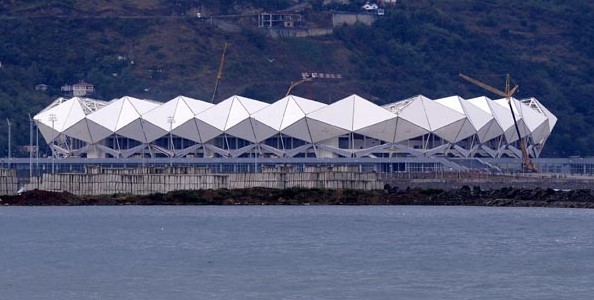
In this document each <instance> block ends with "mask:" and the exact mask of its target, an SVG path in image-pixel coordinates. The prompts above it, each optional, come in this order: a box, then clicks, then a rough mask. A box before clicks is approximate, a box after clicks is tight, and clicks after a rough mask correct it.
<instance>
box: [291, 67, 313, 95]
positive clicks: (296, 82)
mask: <svg viewBox="0 0 594 300" xmlns="http://www.w3.org/2000/svg"><path fill="white" fill-rule="evenodd" d="M301 78H302V79H301V80H299V81H291V86H289V89H288V90H287V94H286V95H285V97H287V96H289V95H290V94H291V91H292V90H293V89H294V88H295V87H296V86H298V85H300V84H302V83H304V82H308V81H312V80H313V78H312V77H311V76H306V75H305V73H303V74H302V75H301Z"/></svg>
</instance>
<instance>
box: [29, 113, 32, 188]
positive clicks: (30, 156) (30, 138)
mask: <svg viewBox="0 0 594 300" xmlns="http://www.w3.org/2000/svg"><path fill="white" fill-rule="evenodd" d="M28 115H29V180H31V177H33V119H31V114H28Z"/></svg>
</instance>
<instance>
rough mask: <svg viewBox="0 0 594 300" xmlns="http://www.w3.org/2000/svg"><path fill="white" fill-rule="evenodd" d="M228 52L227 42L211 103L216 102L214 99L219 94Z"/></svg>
mask: <svg viewBox="0 0 594 300" xmlns="http://www.w3.org/2000/svg"><path fill="white" fill-rule="evenodd" d="M226 52H227V42H225V45H224V46H223V55H221V62H220V63H219V71H218V72H217V81H216V82H215V87H214V90H213V92H212V98H210V103H214V99H215V97H216V96H217V90H218V88H219V82H220V81H221V78H223V65H224V64H225V53H226Z"/></svg>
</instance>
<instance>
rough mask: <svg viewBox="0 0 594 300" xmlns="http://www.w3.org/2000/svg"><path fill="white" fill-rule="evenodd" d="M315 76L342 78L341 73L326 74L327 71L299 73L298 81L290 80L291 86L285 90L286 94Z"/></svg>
mask: <svg viewBox="0 0 594 300" xmlns="http://www.w3.org/2000/svg"><path fill="white" fill-rule="evenodd" d="M315 78H321V79H342V74H328V73H301V80H299V81H291V86H289V90H287V94H286V95H285V97H286V96H289V95H290V94H291V91H292V90H293V89H294V88H295V87H296V86H298V85H300V84H302V83H304V82H309V81H313V80H314V79H315Z"/></svg>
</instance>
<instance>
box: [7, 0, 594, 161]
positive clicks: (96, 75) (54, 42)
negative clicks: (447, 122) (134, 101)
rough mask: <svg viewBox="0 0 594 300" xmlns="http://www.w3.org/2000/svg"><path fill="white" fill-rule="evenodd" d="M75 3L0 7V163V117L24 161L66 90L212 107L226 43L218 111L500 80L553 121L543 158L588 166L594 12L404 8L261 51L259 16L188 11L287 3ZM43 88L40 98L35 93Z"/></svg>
mask: <svg viewBox="0 0 594 300" xmlns="http://www.w3.org/2000/svg"><path fill="white" fill-rule="evenodd" d="M310 2H312V4H313V5H312V7H313V8H314V10H315V11H310V12H307V13H308V14H309V15H306V19H308V20H314V19H316V17H315V16H314V15H313V14H314V13H319V12H320V11H322V10H328V9H350V10H354V9H357V6H358V4H357V3H356V2H355V1H351V2H352V3H351V4H349V5H337V4H332V5H327V6H324V5H322V1H310ZM84 3H88V2H84V1H81V0H70V1H9V2H4V3H2V4H0V43H1V44H2V47H0V63H1V64H2V67H1V68H0V107H1V109H0V120H1V122H0V132H2V134H0V157H4V156H6V155H7V137H6V134H5V132H7V128H6V126H7V125H6V121H5V120H6V118H10V119H11V123H12V124H13V126H12V130H13V156H27V154H26V153H24V152H22V151H19V148H18V146H19V145H26V144H28V142H29V136H28V130H29V122H28V116H27V114H31V115H34V114H36V113H37V112H39V111H40V110H41V109H42V108H43V107H45V106H46V105H48V104H49V103H51V101H53V99H55V98H56V97H58V96H60V95H61V93H60V86H61V85H63V84H66V83H69V84H73V83H76V82H78V81H80V80H86V81H89V82H92V83H93V84H95V87H96V89H97V94H96V95H94V97H95V98H99V99H106V100H109V99H112V98H116V97H121V96H123V95H131V96H136V97H140V98H152V99H157V100H162V101H165V100H167V99H170V98H173V97H175V96H177V95H179V94H183V95H187V96H190V97H194V98H198V99H205V100H208V99H210V95H211V94H212V88H213V86H214V80H215V77H216V71H217V68H218V63H219V58H220V55H221V52H222V48H223V43H224V42H225V41H227V42H228V43H229V48H228V53H227V59H226V63H225V67H224V74H223V80H222V82H221V85H220V90H219V93H218V94H219V100H220V99H223V98H226V97H228V96H230V95H233V94H241V95H245V96H250V97H254V98H258V99H262V100H266V101H274V100H276V99H278V98H280V97H282V96H283V95H284V93H285V92H286V90H287V88H288V86H289V85H290V82H291V81H294V80H298V79H300V76H301V73H302V72H321V73H340V74H342V75H343V79H341V80H322V79H320V80H317V81H314V82H312V83H308V84H304V85H301V86H299V87H298V88H296V89H295V90H294V93H295V94H297V95H301V96H305V97H309V98H313V99H316V100H319V101H325V102H331V101H335V100H338V99H340V98H342V97H345V96H348V95H349V94H352V93H357V94H360V95H362V96H364V97H366V98H368V99H371V100H373V101H375V102H376V103H378V104H382V103H388V102H392V101H397V100H401V99H404V98H407V97H410V96H414V95H416V94H424V95H426V96H428V97H430V98H438V97H444V96H449V95H453V94H459V95H461V96H462V97H467V98H470V97H474V96H479V95H487V96H492V95H490V94H489V93H488V92H485V91H483V90H480V89H478V88H476V87H474V86H472V85H471V84H469V83H466V82H464V81H463V80H461V79H459V77H458V73H460V72H462V73H466V74H469V75H471V76H474V77H476V78H479V79H481V80H483V81H485V82H487V83H489V84H491V85H495V86H499V87H501V88H503V87H502V85H503V76H502V75H504V74H506V73H509V74H511V75H512V77H513V78H514V79H515V81H516V82H515V83H517V84H520V93H519V97H530V96H535V97H537V98H538V99H539V100H541V101H542V102H543V103H545V105H547V107H548V108H549V109H550V110H551V111H553V112H554V113H555V114H556V115H557V116H558V117H559V119H560V122H559V123H558V125H557V127H556V128H555V131H554V132H553V134H552V136H551V137H550V139H549V141H548V142H547V146H546V147H545V153H544V154H543V155H545V156H569V155H582V156H584V155H594V150H593V149H594V125H592V120H594V118H593V116H594V102H593V101H592V100H591V99H592V96H594V84H593V83H592V78H593V77H594V41H593V40H594V23H593V22H592V21H591V20H593V19H594V4H593V3H591V2H588V1H580V0H569V1H554V0H528V1H520V2H518V1H511V0H488V1H470V0H464V1H454V0H443V1H431V0H422V1H399V3H398V6H397V7H395V8H394V9H391V10H389V11H387V14H386V16H385V17H383V18H381V19H379V20H378V21H377V22H376V23H375V24H374V25H373V26H372V27H368V26H363V25H355V26H343V27H339V28H335V30H334V34H333V35H328V36H323V37H316V38H306V39H294V38H288V39H270V38H268V37H266V35H265V32H263V31H261V30H259V29H258V28H257V27H256V26H255V17H253V18H252V19H250V18H242V19H238V20H237V24H239V25H241V26H242V28H243V30H242V31H241V32H230V31H224V30H221V29H220V28H218V27H216V26H213V25H211V24H209V23H208V22H207V21H205V20H204V19H199V18H196V17H195V11H200V12H201V13H202V14H203V15H219V14H243V13H246V14H247V13H252V14H253V12H254V11H258V9H260V10H261V9H265V10H275V9H285V8H287V7H289V6H290V5H292V4H293V3H294V1H289V0H277V1H262V0H252V1H237V0H235V1H210V0H205V1H200V2H198V1H188V0H185V1H184V0H177V1H159V0H144V1H118V2H117V3H113V2H112V1H107V0H104V1H95V2H94V3H95V5H94V6H89V5H84ZM197 3H198V4H197ZM326 13H327V12H326ZM122 16H126V17H122ZM133 16H136V17H133ZM138 16H143V17H138ZM144 16H153V17H150V18H146V17H144ZM225 20H227V19H225ZM228 22H234V21H233V19H229V21H228ZM492 75H498V76H492ZM40 83H43V84H47V85H49V90H48V91H46V92H41V91H35V85H37V84H40Z"/></svg>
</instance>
